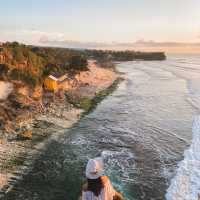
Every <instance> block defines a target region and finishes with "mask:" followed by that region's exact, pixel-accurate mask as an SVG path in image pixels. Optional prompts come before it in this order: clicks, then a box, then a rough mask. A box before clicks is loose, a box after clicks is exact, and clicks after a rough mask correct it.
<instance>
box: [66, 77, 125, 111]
mask: <svg viewBox="0 0 200 200" xmlns="http://www.w3.org/2000/svg"><path fill="white" fill-rule="evenodd" d="M121 81H122V78H118V79H117V80H116V81H114V83H113V84H112V85H111V86H110V87H108V88H106V89H105V90H102V91H100V92H99V93H97V94H96V95H95V97H94V98H89V97H82V98H80V99H76V100H70V98H69V97H68V96H66V97H67V98H68V101H69V102H70V103H72V104H73V105H74V106H75V107H77V108H80V109H83V110H84V114H87V113H89V112H91V111H92V110H93V109H95V108H96V106H97V105H98V103H99V102H101V101H102V100H103V99H104V98H105V97H106V96H108V95H109V94H111V93H112V92H113V91H114V90H115V89H116V87H117V86H118V84H119V83H120V82H121Z"/></svg>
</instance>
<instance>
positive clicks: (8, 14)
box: [0, 0, 200, 53]
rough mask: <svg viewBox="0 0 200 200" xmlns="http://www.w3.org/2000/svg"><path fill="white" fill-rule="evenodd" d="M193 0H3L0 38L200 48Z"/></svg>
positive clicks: (196, 4) (113, 46)
mask: <svg viewBox="0 0 200 200" xmlns="http://www.w3.org/2000/svg"><path fill="white" fill-rule="evenodd" d="M199 7H200V2H199V1H198V0H191V1H188V0H169V1H164V0H154V1H151V2H150V1H145V0H141V1H132V0H126V1H123V2H122V1H119V0H115V1H114V0H110V1H106V0H102V1H97V0H93V1H92V2H91V1H89V0H75V1H72V0H68V1H64V0H58V1H56V2H51V1H49V0H43V1H42V2H40V1H39V0H35V1H25V0H21V1H20V2H19V1H16V0H7V1H6V2H2V3H1V8H2V9H1V22H0V26H1V30H0V41H3V42H5V41H19V42H22V43H26V44H33V45H42V46H60V47H71V48H98V49H116V50H121V49H122V50H124V49H131V50H132V49H133V50H142V51H165V52H172V53H177V52H191V53H195V52H200V22H199V20H198V19H199V18H200V12H199Z"/></svg>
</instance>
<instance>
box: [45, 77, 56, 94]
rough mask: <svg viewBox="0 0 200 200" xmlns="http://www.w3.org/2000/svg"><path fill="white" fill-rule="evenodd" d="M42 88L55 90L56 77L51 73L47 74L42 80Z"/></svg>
mask: <svg viewBox="0 0 200 200" xmlns="http://www.w3.org/2000/svg"><path fill="white" fill-rule="evenodd" d="M44 88H45V89H47V90H52V91H56V90H57V89H58V79H57V78H56V77H54V76H53V75H50V76H48V77H47V78H46V79H45V80H44Z"/></svg>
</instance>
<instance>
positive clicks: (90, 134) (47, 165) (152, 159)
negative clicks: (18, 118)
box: [5, 55, 200, 200]
mask: <svg viewBox="0 0 200 200" xmlns="http://www.w3.org/2000/svg"><path fill="white" fill-rule="evenodd" d="M118 70H119V71H121V72H123V73H124V76H125V81H123V82H122V83H121V84H120V85H119V87H118V88H117V90H116V91H115V92H114V93H113V94H112V95H111V96H108V97H107V98H106V99H105V100H104V101H103V102H101V103H100V104H99V105H98V107H97V108H96V110H95V111H93V112H92V113H90V114H89V115H87V116H85V117H84V118H83V119H81V120H80V122H79V123H77V124H76V125H75V126H74V127H73V128H72V129H71V130H69V131H67V132H66V135H65V136H61V137H59V138H56V139H54V140H52V141H51V143H50V144H49V145H48V146H47V148H46V150H45V151H44V152H43V154H42V155H41V156H40V158H38V159H37V160H36V162H35V164H34V166H33V169H32V170H31V171H30V173H29V174H27V175H25V176H24V177H23V180H22V181H20V182H18V184H17V185H15V186H14V187H13V189H12V190H11V191H10V192H9V193H8V194H7V195H6V198H5V199H24V200H25V199H27V200H32V199H34V200H43V199H44V200H47V199H48V200H51V199H52V200H53V199H55V200H59V199H60V200H61V199H65V200H76V199H77V196H78V195H79V192H80V188H81V184H82V183H83V182H84V168H85V165H86V161H87V160H88V159H89V158H92V157H96V156H101V157H102V158H103V159H104V161H105V167H106V170H105V173H106V174H107V175H109V177H110V178H111V180H112V182H113V184H114V186H115V187H116V189H118V190H119V191H120V192H122V193H123V195H124V196H125V197H126V200H140V199H141V200H143V199H145V200H148V199H149V200H150V199H164V195H165V193H166V190H167V188H168V186H169V184H170V180H171V178H172V177H173V176H174V173H175V170H176V168H177V164H178V162H179V161H180V160H182V159H183V152H184V150H185V149H186V148H187V147H188V146H189V145H190V143H191V138H192V132H191V127H192V120H193V117H194V116H195V115H197V114H198V112H199V109H200V88H199V85H200V57H198V56H185V55H184V56H176V57H169V59H168V60H166V61H146V62H145V61H137V62H126V63H120V64H118Z"/></svg>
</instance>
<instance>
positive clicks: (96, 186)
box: [79, 158, 124, 200]
mask: <svg viewBox="0 0 200 200" xmlns="http://www.w3.org/2000/svg"><path fill="white" fill-rule="evenodd" d="M86 178H87V183H86V184H84V185H83V188H82V197H80V198H79V200H124V198H123V197H122V195H121V194H120V193H118V192H117V191H115V190H114V188H113V186H112V184H111V182H110V180H109V178H108V177H107V176H103V162H102V160H101V158H95V159H90V160H89V161H88V163H87V167H86Z"/></svg>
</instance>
